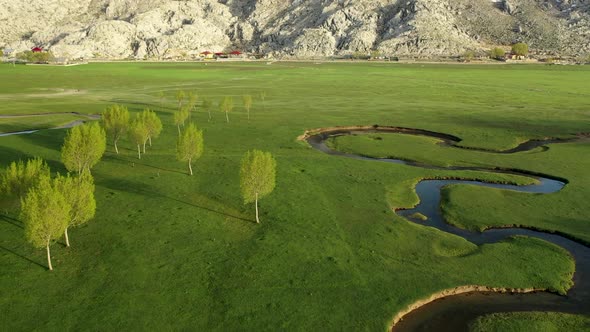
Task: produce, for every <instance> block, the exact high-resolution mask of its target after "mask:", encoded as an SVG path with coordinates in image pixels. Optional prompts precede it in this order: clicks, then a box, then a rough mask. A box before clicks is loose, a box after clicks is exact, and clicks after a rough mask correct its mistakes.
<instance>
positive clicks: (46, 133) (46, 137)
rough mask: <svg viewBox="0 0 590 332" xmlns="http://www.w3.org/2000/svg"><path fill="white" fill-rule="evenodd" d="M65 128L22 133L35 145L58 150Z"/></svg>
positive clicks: (62, 141)
mask: <svg viewBox="0 0 590 332" xmlns="http://www.w3.org/2000/svg"><path fill="white" fill-rule="evenodd" d="M66 133H67V129H43V130H39V131H37V132H34V133H32V134H26V135H22V136H23V138H25V139H27V140H29V141H30V142H32V143H33V144H35V145H39V146H42V147H44V148H47V149H49V150H55V151H60V150H61V146H62V145H63V143H64V139H65V137H66Z"/></svg>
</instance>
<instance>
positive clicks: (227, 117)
mask: <svg viewBox="0 0 590 332" xmlns="http://www.w3.org/2000/svg"><path fill="white" fill-rule="evenodd" d="M225 120H227V123H229V114H227V112H225Z"/></svg>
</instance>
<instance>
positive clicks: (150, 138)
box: [148, 136, 152, 146]
mask: <svg viewBox="0 0 590 332" xmlns="http://www.w3.org/2000/svg"><path fill="white" fill-rule="evenodd" d="M148 139H149V140H150V146H152V137H151V136H149V137H148Z"/></svg>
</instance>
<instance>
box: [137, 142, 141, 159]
mask: <svg viewBox="0 0 590 332" xmlns="http://www.w3.org/2000/svg"><path fill="white" fill-rule="evenodd" d="M137 157H138V159H141V147H140V145H139V144H137Z"/></svg>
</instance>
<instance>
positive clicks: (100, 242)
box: [0, 63, 590, 331]
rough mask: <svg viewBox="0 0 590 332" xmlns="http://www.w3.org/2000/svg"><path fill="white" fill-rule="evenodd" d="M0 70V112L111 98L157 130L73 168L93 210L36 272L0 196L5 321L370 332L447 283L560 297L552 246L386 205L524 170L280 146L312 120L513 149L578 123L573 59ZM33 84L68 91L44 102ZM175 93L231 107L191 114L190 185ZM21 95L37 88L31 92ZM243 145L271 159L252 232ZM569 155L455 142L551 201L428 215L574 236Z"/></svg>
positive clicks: (0, 159)
mask: <svg viewBox="0 0 590 332" xmlns="http://www.w3.org/2000/svg"><path fill="white" fill-rule="evenodd" d="M0 70H1V71H2V74H3V76H4V77H5V79H3V80H0V98H1V100H2V103H0V114H2V115H5V114H31V113H51V112H80V113H87V114H94V113H97V112H101V111H102V110H103V109H104V108H105V107H106V106H108V105H111V104H113V103H121V104H124V105H126V106H128V107H129V108H130V111H131V112H133V113H135V112H139V111H141V110H142V109H143V108H144V107H149V108H151V109H154V110H155V111H156V112H157V113H158V114H159V115H160V117H161V118H162V120H163V122H164V132H163V134H162V136H161V137H160V138H159V139H157V140H155V141H154V147H153V148H151V149H149V150H148V153H147V154H146V155H145V157H144V158H142V159H141V160H137V158H136V154H135V153H136V151H135V148H134V147H133V146H132V144H131V143H129V142H127V141H123V142H120V143H119V149H120V150H121V154H119V155H116V154H114V152H113V150H114V149H113V146H112V144H109V146H108V147H107V149H108V150H107V153H106V154H105V156H104V157H103V160H102V161H101V162H100V163H99V164H98V165H97V166H96V167H95V168H94V169H93V175H94V177H95V182H96V184H97V193H96V194H97V204H98V208H97V216H96V218H95V219H94V220H92V221H91V222H90V223H88V224H87V225H86V226H83V227H81V228H78V229H73V230H71V231H70V241H71V243H72V248H70V249H66V248H65V247H64V246H63V244H62V243H61V242H63V241H61V242H60V243H57V244H56V245H54V246H53V248H52V256H53V259H54V261H53V262H54V268H55V271H53V272H48V271H47V270H46V269H45V264H46V262H45V252H44V251H42V250H36V249H34V248H32V247H31V246H30V245H28V244H27V243H26V241H25V239H24V236H23V230H22V224H21V223H20V221H19V220H18V217H17V213H15V212H14V211H12V210H11V207H12V206H13V204H14V202H11V201H9V200H6V199H4V200H3V201H2V203H1V204H0V209H1V210H0V211H2V216H1V217H0V266H1V267H2V271H3V272H2V274H0V293H1V294H2V296H1V297H0V309H1V310H2V312H3V322H2V328H3V329H5V330H23V331H25V330H34V329H42V330H53V329H58V328H59V329H70V330H82V329H84V330H114V329H123V330H146V329H149V330H170V329H174V330H181V329H184V330H189V329H190V330H223V331H226V330H273V331H274V330H277V329H284V330H367V331H375V330H385V329H386V328H387V327H388V325H389V322H390V321H391V320H392V318H393V316H394V315H395V313H396V312H398V311H400V310H402V309H403V308H405V307H406V306H407V305H409V304H410V303H412V302H414V301H416V300H418V299H421V298H424V297H427V296H429V295H430V294H432V293H434V292H436V291H439V290H442V289H446V288H451V287H455V286H459V285H471V284H480V285H487V286H494V287H515V288H516V287H544V288H547V289H551V290H553V291H558V292H562V293H563V292H565V291H566V290H567V289H568V288H569V287H570V286H571V276H572V273H573V272H574V262H573V261H572V259H571V258H570V257H569V255H568V254H567V253H566V252H565V251H564V250H562V249H561V248H558V247H556V246H554V245H551V244H549V243H546V242H544V241H541V240H536V239H530V238H522V237H518V238H514V239H510V240H507V241H504V242H502V243H498V244H492V245H484V246H481V247H477V246H475V245H473V244H471V243H469V242H467V241H465V240H464V239H462V238H459V237H456V236H452V235H449V234H446V233H443V232H440V231H438V230H435V229H431V228H428V227H423V226H420V225H416V224H413V223H410V222H408V221H406V220H404V219H402V218H400V217H398V216H396V215H395V213H394V212H393V211H392V209H391V208H392V207H400V206H411V205H413V204H415V203H416V196H415V194H414V192H413V185H414V184H415V183H416V182H417V181H418V180H419V179H421V178H425V177H428V178H432V177H458V176H460V177H465V178H481V179H487V180H496V181H513V182H518V183H528V182H530V179H528V178H521V177H516V176H508V175H494V174H487V173H483V172H475V171H462V172H458V171H438V170H427V169H419V168H413V167H408V166H403V165H392V164H384V163H370V162H366V161H360V160H352V159H346V158H338V157H334V156H328V155H325V154H322V153H320V152H317V151H315V150H313V149H311V148H310V147H309V146H307V144H305V143H304V142H300V141H297V140H296V137H297V136H298V135H300V134H302V133H303V132H304V131H305V130H306V129H312V128H320V127H328V126H335V125H364V124H368V125H371V124H380V125H393V126H404V127H415V128H422V129H427V130H433V131H440V132H445V133H448V134H453V135H456V136H459V137H462V138H464V141H463V142H462V144H464V145H466V146H476V147H483V148H490V149H504V148H509V147H512V146H514V145H515V144H517V143H518V142H520V141H523V140H526V139H529V138H541V137H545V136H563V137H566V136H569V135H571V134H573V133H576V132H588V131H590V123H589V121H588V119H589V113H588V109H589V107H590V98H588V97H589V96H590V93H589V92H588V89H587V84H586V83H585V82H587V81H588V79H589V78H590V68H588V67H560V66H465V65H460V66H459V65H458V66H452V65H445V66H435V65H395V64H377V63H375V64H329V63H325V64H318V65H316V64H306V63H274V64H272V65H266V64H264V63H246V64H231V63H208V64H207V65H205V64H200V63H198V64H189V63H182V64H144V63H124V64H90V65H86V66H77V67H67V68H59V67H41V66H34V67H33V66H31V67H27V66H17V67H16V68H13V67H12V66H0ZM41 89H62V90H49V91H71V90H74V91H76V93H72V94H59V92H56V95H55V96H47V95H46V94H47V90H41ZM178 90H185V91H194V92H197V93H198V94H199V96H200V97H201V100H202V99H203V98H204V97H206V98H209V99H211V100H213V101H214V102H215V103H217V102H218V101H219V100H220V99H221V98H222V97H223V96H225V95H232V96H234V100H235V102H236V108H235V109H234V112H232V113H231V114H230V121H231V122H230V123H229V124H227V123H225V117H224V115H223V113H221V112H219V111H217V110H214V111H213V119H212V121H210V122H208V121H207V118H208V116H207V114H206V112H204V111H203V110H202V109H200V108H198V109H197V111H196V113H193V115H192V121H194V122H195V123H197V125H198V126H199V127H200V128H201V129H203V131H204V138H205V152H204V155H203V157H202V158H201V159H199V160H198V161H197V162H196V163H194V164H193V169H194V171H195V175H194V176H193V177H190V176H188V175H187V171H188V170H187V166H186V165H185V164H184V163H181V162H177V161H175V156H174V146H175V141H176V137H177V131H176V127H175V126H174V124H173V117H172V114H173V112H174V110H175V107H176V106H175V105H176V101H175V99H174V95H175V93H176V91H178ZM38 91H43V95H42V96H38V95H37V96H36V97H31V94H38V93H39V92H38ZM160 91H163V92H164V93H165V94H166V98H165V99H164V100H160V99H159V98H158V93H159V92H160ZM260 91H265V92H266V94H267V97H266V101H265V103H264V104H263V103H262V101H260V100H259V99H256V100H255V103H254V106H253V108H252V111H251V120H250V121H247V118H246V113H245V111H244V110H243V109H242V108H241V107H240V100H241V98H240V96H241V95H243V94H252V95H255V96H256V95H258V93H259V92H260ZM65 133H66V131H65V130H43V131H40V132H37V133H35V134H32V135H19V136H9V137H0V166H2V167H5V166H6V165H8V164H9V163H10V162H11V161H13V160H18V159H19V158H21V159H22V158H29V157H32V156H40V157H42V158H45V159H46V160H47V161H48V163H49V165H50V166H51V168H52V170H53V171H57V172H61V173H63V172H64V171H65V169H64V167H63V165H62V164H61V162H60V160H59V158H60V152H59V151H60V146H61V144H62V142H63V138H64V136H65ZM373 144H374V142H373V141H371V140H366V141H364V142H363V143H361V145H360V147H361V148H363V149H365V148H367V149H370V148H371V146H373ZM428 144H430V143H428V142H422V141H421V140H419V139H418V140H417V139H415V138H412V139H407V140H406V139H405V138H404V141H403V145H407V149H406V148H400V149H399V150H396V153H397V152H400V153H403V154H406V153H407V154H406V155H401V156H400V157H404V156H405V157H407V158H411V157H412V156H414V154H412V153H413V152H412V150H417V151H419V150H418V149H419V148H422V147H424V146H428ZM391 145H392V146H395V145H396V144H395V142H392V144H391ZM412 146H414V149H412ZM249 149H261V150H264V151H270V152H272V153H273V155H274V156H275V158H276V159H277V163H278V169H277V187H276V189H275V191H274V192H273V193H272V194H271V195H269V196H268V197H266V198H265V199H263V200H262V201H261V221H262V223H261V224H260V225H257V224H255V222H254V208H253V206H251V205H247V206H245V205H244V204H243V203H242V200H241V198H240V194H239V178H238V176H239V163H240V160H241V158H242V156H243V154H244V153H245V152H246V151H247V150H249ZM437 149H438V150H436V151H435V154H433V155H432V156H429V155H428V156H423V157H424V158H428V160H431V161H432V162H433V163H435V162H436V163H439V162H440V163H450V164H456V163H460V162H463V160H462V159H457V158H458V157H456V156H455V155H454V154H453V153H458V152H453V151H450V149H443V148H437ZM588 149H589V145H588V144H567V145H560V146H556V147H555V148H554V147H551V149H550V150H549V151H547V152H542V153H541V152H538V151H534V152H538V153H534V152H530V153H524V154H518V155H514V156H507V157H505V158H504V157H502V158H500V157H496V156H493V155H487V156H482V155H479V154H478V153H477V152H473V151H461V153H465V158H470V159H468V161H466V162H468V163H473V164H482V165H490V164H491V165H496V163H500V164H499V165H500V166H504V165H507V166H513V167H519V168H523V169H527V170H531V171H543V172H546V173H548V174H552V175H556V176H561V177H565V178H568V180H570V184H568V186H567V187H566V188H565V189H564V190H563V191H562V192H560V193H557V194H552V195H527V194H513V193H506V192H500V193H497V192H495V191H493V190H491V189H484V188H471V187H469V188H467V187H465V186H464V187H465V188H463V187H457V188H453V189H452V190H453V192H451V193H450V194H449V195H448V197H449V203H448V204H446V205H445V213H447V215H449V216H451V219H452V220H453V222H456V223H458V224H462V225H465V227H470V228H471V227H475V226H477V225H486V224H488V223H489V219H490V218H496V217H498V216H501V217H502V218H504V219H505V220H506V223H509V224H518V223H523V224H524V223H525V222H528V221H530V220H528V219H533V218H527V220H523V219H524V216H527V217H530V216H531V215H534V216H540V215H543V213H544V212H543V211H545V213H550V214H548V215H547V216H548V219H550V220H548V221H546V224H540V225H541V226H543V225H544V226H543V227H547V228H550V227H554V228H555V229H561V230H563V231H564V232H569V233H571V234H574V235H575V236H577V237H579V238H583V239H589V238H590V232H589V228H588V221H589V220H590V218H589V217H590V214H589V212H588V211H587V210H586V209H583V207H584V204H583V203H581V202H583V201H578V199H579V198H581V197H585V196H584V195H586V196H587V193H588V192H587V191H588V189H587V188H585V187H584V183H585V182H584V181H587V177H586V178H584V169H585V168H584V165H588V162H589V159H588ZM367 151H369V150H367ZM430 158H432V159H430ZM586 168H587V167H586ZM466 190H469V192H464V191H466ZM455 191H456V192H455ZM477 202H493V203H494V204H489V203H488V204H486V205H482V204H481V203H479V205H478V203H477ZM548 204H549V206H547V205H548ZM474 205H477V206H476V207H473V206H474ZM480 205H482V206H480ZM466 206H467V207H466ZM515 207H518V210H514V208H515ZM472 208H477V209H478V210H477V211H470V210H469V209H472ZM553 209H555V211H554V210H553ZM547 211H549V212H547ZM467 216H468V217H467ZM490 216H491V217H490ZM549 217H551V218H549ZM553 217H555V218H553ZM462 218H466V220H467V221H464V220H463V219H462ZM538 222H539V223H541V222H542V221H538ZM574 224H576V225H577V226H572V225H574ZM541 226H540V227H541ZM478 227H479V226H478Z"/></svg>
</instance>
